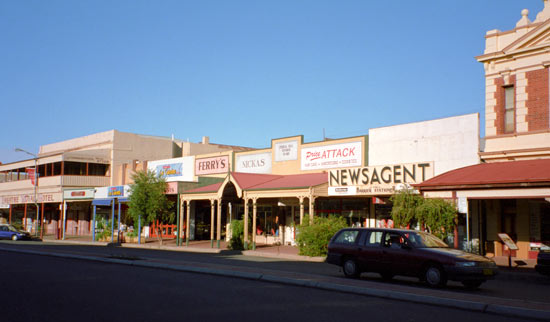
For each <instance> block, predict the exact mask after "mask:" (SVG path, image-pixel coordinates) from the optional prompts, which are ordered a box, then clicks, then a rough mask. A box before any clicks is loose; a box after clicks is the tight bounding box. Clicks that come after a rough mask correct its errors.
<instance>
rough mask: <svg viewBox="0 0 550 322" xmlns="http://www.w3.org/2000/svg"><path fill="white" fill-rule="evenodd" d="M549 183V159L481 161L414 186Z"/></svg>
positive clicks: (538, 184)
mask: <svg viewBox="0 0 550 322" xmlns="http://www.w3.org/2000/svg"><path fill="white" fill-rule="evenodd" d="M546 184H548V185H550V159H539V160H522V161H507V162H495V163H482V164H476V165H473V166H469V167H465V168H460V169H456V170H452V171H449V172H446V173H443V174H441V175H438V176H437V177H433V178H432V179H430V180H426V181H424V182H422V183H420V184H417V185H415V187H417V188H419V189H420V190H423V191H425V190H431V189H441V188H443V187H445V188H447V187H452V188H472V187H491V186H503V185H508V186H525V185H527V186H534V185H537V186H541V185H546Z"/></svg>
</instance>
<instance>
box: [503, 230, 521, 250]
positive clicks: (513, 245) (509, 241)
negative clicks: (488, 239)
mask: <svg viewBox="0 0 550 322" xmlns="http://www.w3.org/2000/svg"><path fill="white" fill-rule="evenodd" d="M498 238H500V240H502V242H503V243H504V244H505V245H506V246H508V248H509V249H510V250H518V249H519V248H518V246H517V245H516V243H514V241H513V240H512V238H510V236H508V234H505V233H499V234H498Z"/></svg>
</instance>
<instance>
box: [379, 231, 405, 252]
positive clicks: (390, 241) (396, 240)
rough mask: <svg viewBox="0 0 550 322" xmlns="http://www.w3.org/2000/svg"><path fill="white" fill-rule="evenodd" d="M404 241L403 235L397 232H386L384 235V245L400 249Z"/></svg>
mask: <svg viewBox="0 0 550 322" xmlns="http://www.w3.org/2000/svg"><path fill="white" fill-rule="evenodd" d="M404 241H405V240H404V238H403V236H401V235H400V234H398V233H386V235H385V236H384V247H389V248H393V249H400V248H402V244H403V243H404Z"/></svg>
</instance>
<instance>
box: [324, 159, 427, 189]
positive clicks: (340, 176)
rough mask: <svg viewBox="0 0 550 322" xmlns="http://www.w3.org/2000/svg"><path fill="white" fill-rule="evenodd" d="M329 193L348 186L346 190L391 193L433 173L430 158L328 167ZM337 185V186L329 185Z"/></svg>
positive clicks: (424, 179) (422, 179) (421, 180)
mask: <svg viewBox="0 0 550 322" xmlns="http://www.w3.org/2000/svg"><path fill="white" fill-rule="evenodd" d="M328 176H329V195H339V194H341V193H337V191H344V190H345V189H343V188H345V187H347V188H350V187H355V190H352V189H348V190H347V191H349V192H348V194H351V193H352V192H355V194H356V195H372V196H376V195H391V194H393V193H395V192H396V191H399V190H401V189H403V188H405V187H411V185H412V184H415V183H421V182H423V181H426V180H428V179H431V178H432V177H433V162H423V163H411V164H393V165H380V166H370V167H362V168H341V169H332V170H330V171H329V174H328ZM331 188H338V189H331Z"/></svg>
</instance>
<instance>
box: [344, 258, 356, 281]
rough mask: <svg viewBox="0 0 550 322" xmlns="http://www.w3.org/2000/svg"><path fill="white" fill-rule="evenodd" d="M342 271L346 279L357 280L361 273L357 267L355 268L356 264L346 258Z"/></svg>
mask: <svg viewBox="0 0 550 322" xmlns="http://www.w3.org/2000/svg"><path fill="white" fill-rule="evenodd" d="M342 270H343V271H344V275H345V276H346V277H351V278H357V277H359V274H360V273H361V272H360V271H359V267H357V262H356V261H355V260H354V259H352V258H347V259H346V260H344V263H343V264H342Z"/></svg>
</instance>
